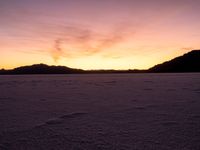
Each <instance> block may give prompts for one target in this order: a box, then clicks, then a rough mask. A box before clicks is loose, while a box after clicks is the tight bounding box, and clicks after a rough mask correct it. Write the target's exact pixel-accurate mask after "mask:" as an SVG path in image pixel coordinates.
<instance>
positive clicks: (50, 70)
mask: <svg viewBox="0 0 200 150" xmlns="http://www.w3.org/2000/svg"><path fill="white" fill-rule="evenodd" d="M82 72H83V70H81V69H73V68H69V67H65V66H48V65H45V64H36V65H32V66H23V67H18V68H15V69H13V70H0V74H71V73H82Z"/></svg>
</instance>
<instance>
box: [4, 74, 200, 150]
mask: <svg viewBox="0 0 200 150" xmlns="http://www.w3.org/2000/svg"><path fill="white" fill-rule="evenodd" d="M0 150H200V74H103V75H97V74H96V75H95V74H94V75H51V76H50V75H46V76H45V75H38V76H0Z"/></svg>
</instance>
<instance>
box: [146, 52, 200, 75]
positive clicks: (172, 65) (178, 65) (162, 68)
mask: <svg viewBox="0 0 200 150" xmlns="http://www.w3.org/2000/svg"><path fill="white" fill-rule="evenodd" d="M148 72H200V50H193V51H191V52H189V53H186V54H184V55H183V56H180V57H177V58H174V59H172V60H170V61H167V62H164V63H162V64H159V65H156V66H154V67H152V68H150V69H149V70H148Z"/></svg>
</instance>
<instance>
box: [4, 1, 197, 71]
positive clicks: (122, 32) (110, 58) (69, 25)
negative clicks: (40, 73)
mask: <svg viewBox="0 0 200 150" xmlns="http://www.w3.org/2000/svg"><path fill="white" fill-rule="evenodd" d="M199 18H200V1H198V0H196V1H195V0H193V1H191V0H190V1H189V0H168V1H166V0H159V1H158V0H101V1H100V0H6V1H0V68H6V69H8V68H14V67H17V66H22V65H31V64H37V63H46V64H49V65H65V66H69V67H74V68H82V69H147V68H149V67H152V66H153V65H155V64H158V63H161V62H164V61H166V60H169V59H172V58H174V57H176V56H179V55H182V54H183V53H186V52H188V51H190V50H192V49H199V47H200V42H199V41H200V30H199V27H200V20H199Z"/></svg>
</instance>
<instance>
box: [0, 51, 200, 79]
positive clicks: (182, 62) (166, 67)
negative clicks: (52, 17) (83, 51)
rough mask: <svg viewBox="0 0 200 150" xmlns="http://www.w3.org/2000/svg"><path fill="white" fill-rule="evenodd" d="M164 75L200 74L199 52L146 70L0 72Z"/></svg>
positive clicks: (23, 69) (21, 70) (27, 68)
mask: <svg viewBox="0 0 200 150" xmlns="http://www.w3.org/2000/svg"><path fill="white" fill-rule="evenodd" d="M162 72H163V73H164V72H172V73H173V72H200V50H193V51H191V52H189V53H187V54H184V55H183V56H180V57H177V58H174V59H172V60H170V61H167V62H164V63H162V64H159V65H156V66H154V67H152V68H150V69H148V70H81V69H74V68H69V67H65V66H48V65H45V64H36V65H32V66H23V67H18V68H15V69H12V70H4V69H2V70H0V75H4V74H72V73H73V74H75V73H81V74H82V73H162Z"/></svg>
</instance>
